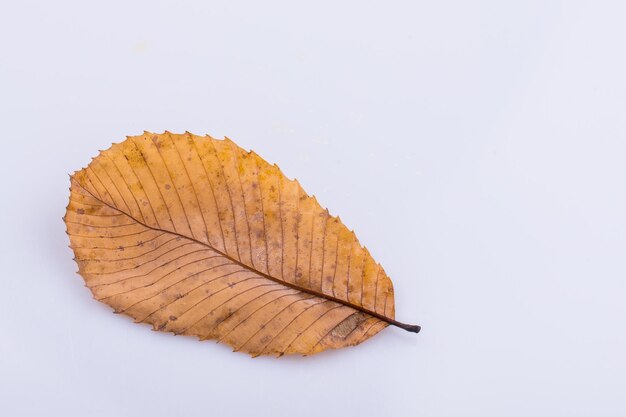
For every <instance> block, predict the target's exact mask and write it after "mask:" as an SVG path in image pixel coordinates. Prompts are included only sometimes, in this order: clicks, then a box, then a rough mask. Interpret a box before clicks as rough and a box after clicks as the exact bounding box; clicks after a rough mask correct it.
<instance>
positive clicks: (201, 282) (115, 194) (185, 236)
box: [65, 132, 417, 356]
mask: <svg viewBox="0 0 626 417" xmlns="http://www.w3.org/2000/svg"><path fill="white" fill-rule="evenodd" d="M70 190H71V196H70V202H69V204H68V206H67V211H66V216H65V221H66V224H67V232H68V235H69V236H70V241H71V247H72V248H73V250H74V252H75V254H76V259H77V262H78V265H79V272H80V274H81V275H82V276H83V278H84V279H85V282H86V284H87V286H88V287H89V288H90V290H91V291H92V292H93V294H94V297H95V298H96V299H98V300H100V301H102V302H104V303H107V304H108V305H110V306H111V307H113V308H114V310H115V311H117V312H121V313H124V314H127V315H129V316H131V317H133V318H134V319H135V320H136V321H137V322H143V323H150V324H152V325H153V328H154V329H157V330H163V331H169V332H173V333H175V334H185V335H193V336H197V337H198V338H199V339H201V340H204V339H216V340H218V341H223V342H225V343H228V344H230V345H231V346H233V347H234V348H235V350H239V351H244V352H248V353H250V354H251V355H253V356H257V355H261V354H270V355H276V356H282V355H283V354H285V353H301V354H305V355H310V354H314V353H317V352H320V351H323V350H325V349H329V348H341V347H344V346H351V345H356V344H359V343H361V342H363V341H364V340H367V339H368V338H370V337H372V336H374V335H375V334H376V333H378V332H379V331H380V330H382V329H383V328H385V327H386V326H387V325H389V324H394V325H396V326H399V327H403V328H405V329H407V330H411V331H416V329H417V326H408V325H403V324H402V323H398V322H396V321H395V320H394V297H393V287H392V284H391V280H390V279H389V277H388V276H387V275H386V274H385V272H384V270H383V269H382V268H381V267H380V265H379V264H377V263H376V262H375V261H374V260H373V258H372V257H371V256H370V254H369V252H368V251H367V249H365V248H363V247H362V246H361V244H360V243H359V241H358V239H357V238H356V236H355V235H354V233H352V232H351V231H349V230H348V229H347V228H346V227H345V226H344V225H343V224H342V223H341V221H340V220H339V218H337V217H333V216H331V215H329V214H328V211H327V210H326V209H324V208H322V207H321V206H320V205H319V204H318V202H317V200H316V199H315V198H314V197H310V196H308V195H307V194H306V193H305V192H304V190H303V189H302V187H301V186H300V184H299V183H298V182H296V181H293V180H289V179H288V178H286V177H285V176H284V175H283V174H282V172H280V170H279V169H278V167H276V166H275V165H270V164H268V163H267V162H266V161H265V160H263V159H262V158H261V157H259V156H258V155H256V154H255V153H253V152H246V151H244V150H243V149H241V148H240V147H238V146H237V145H236V144H234V142H232V141H230V140H229V139H225V140H216V139H213V138H211V137H208V136H207V137H200V136H195V135H192V134H189V133H186V134H182V135H177V134H171V133H167V132H166V133H164V134H161V135H157V134H152V133H147V132H146V133H145V134H144V135H141V136H135V137H129V138H128V139H127V140H126V141H124V142H122V143H120V144H114V145H113V146H112V147H111V148H109V149H108V150H106V151H103V152H101V153H100V155H99V156H97V157H96V158H94V160H93V161H92V162H91V163H90V164H89V166H88V167H87V168H85V169H83V170H81V171H78V172H76V173H75V174H74V175H72V177H71V189H70Z"/></svg>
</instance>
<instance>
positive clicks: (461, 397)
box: [0, 0, 626, 417]
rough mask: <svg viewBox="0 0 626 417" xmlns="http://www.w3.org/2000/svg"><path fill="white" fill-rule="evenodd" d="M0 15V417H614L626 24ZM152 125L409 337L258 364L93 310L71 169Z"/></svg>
mask: <svg viewBox="0 0 626 417" xmlns="http://www.w3.org/2000/svg"><path fill="white" fill-rule="evenodd" d="M296 3H300V4H297V5H296ZM0 4H1V6H0V48H1V49H0V89H1V90H0V112H1V113H0V114H1V116H0V117H1V135H0V141H1V144H2V161H1V163H0V170H1V171H0V174H1V177H0V178H1V180H0V181H1V184H2V186H1V187H2V188H1V199H2V202H1V204H0V210H1V213H0V214H1V215H0V221H1V230H2V232H3V233H2V239H0V245H1V248H0V249H1V252H0V253H1V254H2V262H1V266H0V268H1V271H0V317H1V319H2V328H1V333H0V415H2V416H14V417H18V416H36V415H38V416H64V417H73V416H81V417H83V416H103V417H104V416H108V417H110V416H150V417H152V416H252V415H254V416H322V415H324V416H345V417H349V416H364V417H365V416H458V415H466V416H481V417H488V416H529V415H538V416H568V417H571V416H591V415H593V416H623V415H625V414H626V397H625V395H624V393H625V392H626V332H625V330H626V307H625V302H626V284H625V280H626V257H625V253H626V194H625V192H626V117H625V114H626V113H625V111H626V48H625V46H626V24H625V17H626V8H625V7H624V6H623V5H624V3H623V2H621V1H615V2H603V1H589V2H581V1H561V2H559V1H545V0H541V1H519V2H514V1H504V2H503V1H475V2H467V1H458V2H448V1H420V2H417V1H416V2H405V3H401V2H377V3H373V2H371V3H370V2H363V1H353V2H340V1H334V2H328V3H324V2H310V3H309V4H308V5H305V4H304V3H303V2H287V1H285V2H283V3H279V2H273V1H258V2H249V3H237V2H226V1H225V2H210V1H197V2H184V1H176V2H174V1H171V2H165V1H145V2H134V1H119V2H115V1H106V2H101V3H100V4H97V3H95V2H85V1H76V2H70V1H65V0H57V1H39V2H28V1H8V0H2V1H1V2H0ZM144 129H145V130H149V131H156V132H162V131H163V130H165V129H167V130H171V131H174V132H183V131H185V130H188V131H191V132H194V133H196V134H204V133H210V134H212V135H213V136H215V137H222V136H224V135H226V136H228V137H230V138H232V139H233V140H235V141H236V142H237V143H239V144H240V145H241V146H243V147H245V148H246V149H250V148H251V149H254V150H255V151H256V152H257V153H259V154H260V155H262V156H263V157H264V158H266V159H267V160H269V161H270V162H277V163H278V164H279V165H280V166H281V168H283V170H284V171H285V173H286V174H287V175H288V176H290V177H297V178H298V179H299V180H300V181H301V183H302V184H303V186H304V187H305V189H306V190H307V191H308V192H309V193H314V194H316V195H317V196H318V198H319V200H320V202H321V203H322V205H324V206H327V207H329V208H330V210H331V212H332V213H333V214H339V215H341V217H342V219H343V220H344V222H345V223H346V224H347V225H348V227H350V228H354V229H356V230H357V232H358V235H359V238H360V240H361V241H362V242H363V243H364V244H366V245H367V246H368V248H369V249H370V250H371V252H372V253H373V255H374V256H375V258H376V259H377V260H378V261H380V262H381V263H382V264H383V265H384V266H385V268H386V270H387V272H388V273H389V274H390V276H391V277H392V278H393V280H394V283H395V289H396V305H397V318H398V319H399V320H401V321H405V322H411V323H419V324H421V325H422V326H423V330H422V332H421V333H420V334H418V335H415V334H411V333H407V332H404V331H402V330H400V329H396V328H388V329H386V330H385V331H383V332H382V333H381V334H379V335H378V336H376V337H375V338H373V339H372V340H370V341H368V342H366V343H364V344H363V345H361V346H359V347H356V348H348V349H344V350H341V351H333V352H326V353H323V354H320V355H318V356H314V357H309V358H301V357H287V358H281V359H279V360H277V359H274V358H268V357H263V358H257V359H254V360H253V359H250V358H249V357H248V356H247V355H245V354H241V353H232V352H231V351H230V349H229V348H228V347H227V346H223V345H216V344H214V343H211V342H204V343H200V342H197V341H196V340H195V339H192V338H182V337H173V336H172V335H171V334H164V333H157V332H151V331H150V330H149V327H148V326H140V325H135V324H133V323H132V322H131V320H130V319H128V318H126V317H122V316H115V315H113V314H111V311H110V309H109V308H108V307H107V306H105V305H103V304H100V303H97V302H96V301H94V300H92V299H91V295H90V293H89V291H88V290H87V289H86V288H85V287H83V282H82V280H81V278H80V277H79V276H77V275H76V274H75V273H74V272H75V271H76V269H77V268H76V265H75V264H74V263H73V261H72V253H71V251H70V250H69V249H68V248H67V244H68V239H67V237H66V235H65V233H64V230H65V226H64V224H63V222H62V220H61V216H63V214H64V210H65V205H66V203H67V198H68V185H69V180H68V177H67V174H68V173H70V172H73V171H74V170H76V169H79V168H81V167H83V166H85V165H86V164H87V163H88V162H89V160H90V158H91V157H92V156H95V155H96V154H97V150H99V149H105V148H107V147H108V146H109V145H110V143H111V142H113V141H116V142H117V141H120V140H122V139H124V136H125V135H136V134H139V133H141V132H142V131H143V130H144Z"/></svg>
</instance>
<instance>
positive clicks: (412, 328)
mask: <svg viewBox="0 0 626 417" xmlns="http://www.w3.org/2000/svg"><path fill="white" fill-rule="evenodd" d="M71 178H72V180H73V181H74V183H76V185H78V186H79V187H80V188H81V189H83V190H84V191H85V192H87V193H88V194H89V195H90V196H91V197H92V198H94V199H95V200H97V201H99V202H100V203H102V204H104V205H105V206H107V207H109V208H110V209H113V210H115V211H118V212H119V213H121V214H123V215H125V216H127V217H129V218H130V219H132V220H133V221H134V222H136V223H137V224H139V225H142V226H144V227H146V228H147V229H150V230H154V231H157V232H163V233H169V234H171V235H175V236H179V237H182V238H184V239H187V240H190V241H192V242H195V243H198V244H200V245H202V246H205V247H207V248H209V249H211V250H212V251H214V252H216V253H218V254H219V255H221V256H223V257H225V258H226V259H228V260H230V261H231V262H233V263H235V264H237V265H239V266H240V267H242V268H244V269H247V270H249V271H251V272H253V273H255V274H258V275H260V276H262V277H263V278H266V279H268V280H270V281H274V282H276V283H279V284H281V285H284V286H286V287H289V288H293V289H295V290H298V291H302V292H305V293H308V294H311V295H314V296H316V297H320V298H325V299H327V300H330V301H333V302H336V303H338V304H342V305H344V306H346V307H350V308H352V309H353V310H357V311H360V312H362V313H365V314H368V315H370V316H372V317H375V318H377V319H379V320H382V321H384V322H386V323H388V324H391V325H393V326H396V327H399V328H401V329H404V330H407V331H409V332H413V333H418V332H419V331H420V326H417V325H411V324H406V323H402V322H399V321H397V320H394V319H392V318H389V317H387V316H384V315H382V314H379V313H377V312H375V311H371V310H369V309H367V308H365V307H362V306H359V305H356V304H352V303H351V302H349V301H346V300H342V299H340V298H337V297H333V296H332V295H328V294H324V293H322V292H318V291H315V290H313V289H310V288H305V287H301V286H299V285H297V284H293V283H290V282H286V281H283V280H281V279H278V278H275V277H273V276H271V275H268V274H266V273H264V272H261V271H258V270H256V269H254V268H253V267H251V266H249V265H246V264H244V263H243V262H241V261H240V260H238V259H235V258H233V257H231V256H230V255H228V254H226V253H224V252H222V251H220V250H219V249H216V248H214V247H213V246H211V245H209V244H207V243H206V242H202V241H200V240H197V239H195V238H194V237H189V236H185V235H183V234H180V233H178V232H175V231H171V230H165V229H161V228H158V227H152V226H149V225H147V224H145V223H144V222H142V221H139V220H138V219H136V218H135V217H133V216H132V215H130V214H128V213H126V212H125V211H124V210H121V209H119V208H118V207H115V206H112V205H110V204H109V203H107V202H106V201H103V200H102V199H101V198H99V197H97V196H95V195H94V194H93V193H92V192H91V191H89V190H88V189H87V188H85V187H84V186H83V185H82V184H80V182H79V181H78V180H76V179H75V178H74V177H73V176H72V177H71Z"/></svg>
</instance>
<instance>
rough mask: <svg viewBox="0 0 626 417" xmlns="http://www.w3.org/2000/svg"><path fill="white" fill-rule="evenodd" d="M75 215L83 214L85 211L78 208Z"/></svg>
mask: <svg viewBox="0 0 626 417" xmlns="http://www.w3.org/2000/svg"><path fill="white" fill-rule="evenodd" d="M76 213H78V214H85V209H82V208H79V209H78V210H76Z"/></svg>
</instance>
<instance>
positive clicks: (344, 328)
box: [330, 313, 364, 339]
mask: <svg viewBox="0 0 626 417" xmlns="http://www.w3.org/2000/svg"><path fill="white" fill-rule="evenodd" d="M363 320H364V316H363V314H362V313H355V314H353V315H351V316H350V317H348V318H346V319H345V320H344V321H342V322H341V323H339V324H338V325H337V326H336V327H335V328H334V329H333V331H332V332H330V334H331V335H332V336H335V337H340V338H342V339H343V338H345V337H346V336H348V335H349V334H350V333H352V331H353V330H354V329H356V328H357V326H358V325H359V323H361V322H362V321H363Z"/></svg>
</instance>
